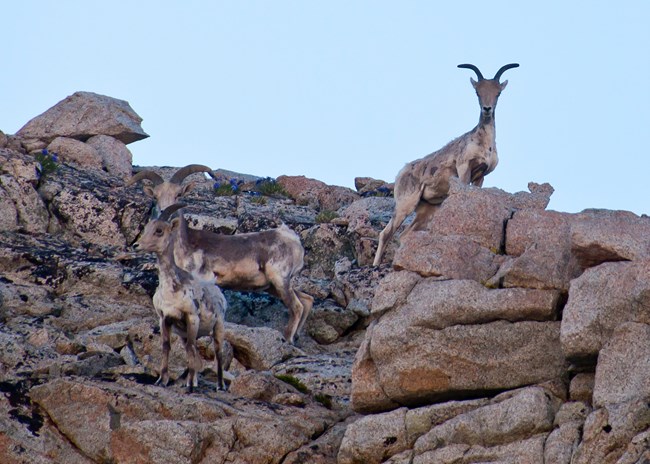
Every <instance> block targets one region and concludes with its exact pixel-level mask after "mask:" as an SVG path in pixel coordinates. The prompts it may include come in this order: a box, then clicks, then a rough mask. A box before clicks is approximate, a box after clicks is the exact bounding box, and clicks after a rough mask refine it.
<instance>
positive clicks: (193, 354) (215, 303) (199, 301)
mask: <svg viewBox="0 0 650 464" xmlns="http://www.w3.org/2000/svg"><path fill="white" fill-rule="evenodd" d="M183 206H184V205H181V204H175V205H172V206H170V207H169V208H167V209H165V210H164V211H163V212H162V213H161V215H160V217H159V218H158V219H152V220H151V221H149V223H148V224H147V225H146V226H145V228H144V231H143V233H142V235H141V236H140V238H139V239H138V241H137V242H136V243H135V244H134V248H135V249H136V250H142V251H149V252H153V253H155V254H156V257H157V258H158V281H159V282H158V288H157V289H156V293H155V294H154V296H153V306H154V308H155V310H156V314H157V315H158V318H159V320H160V333H161V338H162V362H161V366H160V376H159V377H158V380H157V381H156V384H162V385H164V386H166V385H167V383H168V382H169V372H168V367H169V351H170V348H171V344H170V329H172V328H173V330H174V332H176V333H177V334H178V335H179V336H180V337H181V338H182V339H183V343H184V344H185V351H186V353H187V367H188V374H187V380H186V386H187V389H188V391H189V392H192V390H193V388H195V387H197V386H198V370H199V369H200V367H201V364H200V363H201V360H200V358H199V353H198V351H197V348H196V340H197V338H198V337H203V336H205V335H212V337H213V340H214V351H215V353H216V358H217V387H218V388H219V390H223V389H224V384H223V354H222V351H223V340H224V332H225V329H224V317H225V313H226V299H225V297H224V296H223V293H221V290H219V287H217V286H216V285H214V283H213V282H211V281H203V280H201V279H198V278H197V277H195V276H193V275H192V274H190V273H189V272H187V271H184V270H183V269H181V268H180V267H178V266H177V265H176V262H175V261H174V251H173V249H174V230H175V229H177V228H178V227H179V223H180V220H179V219H178V218H174V219H173V220H172V221H171V223H170V222H168V219H169V218H170V216H171V215H172V214H173V213H174V212H175V211H176V210H178V209H179V208H182V207H183Z"/></svg>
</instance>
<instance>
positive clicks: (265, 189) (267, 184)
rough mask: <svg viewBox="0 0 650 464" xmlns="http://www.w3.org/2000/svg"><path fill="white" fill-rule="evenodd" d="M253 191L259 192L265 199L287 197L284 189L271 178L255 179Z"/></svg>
mask: <svg viewBox="0 0 650 464" xmlns="http://www.w3.org/2000/svg"><path fill="white" fill-rule="evenodd" d="M255 190H256V191H257V192H260V193H261V194H262V195H266V196H267V197H273V196H278V195H281V196H285V197H286V196H288V193H287V191H286V190H285V189H284V187H283V186H282V185H280V184H278V182H277V181H276V180H275V179H273V178H272V177H265V178H263V179H257V180H256V181H255Z"/></svg>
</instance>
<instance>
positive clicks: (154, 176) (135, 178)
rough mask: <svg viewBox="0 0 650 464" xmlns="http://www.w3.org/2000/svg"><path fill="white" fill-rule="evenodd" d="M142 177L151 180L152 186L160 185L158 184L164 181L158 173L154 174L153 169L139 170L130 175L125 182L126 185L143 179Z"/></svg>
mask: <svg viewBox="0 0 650 464" xmlns="http://www.w3.org/2000/svg"><path fill="white" fill-rule="evenodd" d="M144 179H147V180H150V181H151V182H153V185H154V187H155V186H157V185H160V184H162V183H163V182H164V180H163V178H162V177H160V176H159V175H158V174H156V173H155V172H153V171H140V172H139V173H137V174H136V175H135V176H133V177H131V178H130V179H129V181H128V182H127V183H126V186H127V187H128V186H130V185H133V184H135V183H136V182H138V181H141V180H144Z"/></svg>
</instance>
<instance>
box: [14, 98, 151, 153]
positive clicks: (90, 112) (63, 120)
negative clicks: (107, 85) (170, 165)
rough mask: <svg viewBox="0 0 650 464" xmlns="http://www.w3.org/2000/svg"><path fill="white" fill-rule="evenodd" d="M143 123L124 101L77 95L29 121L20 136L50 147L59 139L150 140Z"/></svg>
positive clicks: (30, 142)
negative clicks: (97, 137) (106, 138)
mask: <svg viewBox="0 0 650 464" xmlns="http://www.w3.org/2000/svg"><path fill="white" fill-rule="evenodd" d="M141 122H142V118H141V117H140V116H138V115H137V114H136V113H135V111H133V109H132V108H131V106H130V105H129V104H128V102H126V101H124V100H118V99H116V98H112V97H107V96H105V95H99V94H96V93H92V92H75V93H74V94H72V95H70V96H69V97H66V98H65V99H63V100H61V101H60V102H59V103H57V104H56V105H54V106H53V107H52V108H50V109H49V110H47V111H46V112H45V113H43V114H41V115H39V116H36V117H35V118H34V119H32V120H31V121H29V122H28V123H27V124H25V125H24V126H23V127H22V128H20V129H19V130H18V132H16V135H17V136H18V137H20V138H21V139H23V140H25V141H26V143H28V144H32V143H35V142H36V141H38V142H41V143H44V144H48V143H50V142H51V141H52V140H54V139H55V138H57V137H68V138H72V139H76V140H80V141H82V142H85V141H87V140H88V139H89V138H91V137H93V136H95V135H108V136H111V137H113V138H115V139H117V140H120V141H121V142H123V143H126V144H128V143H131V142H135V141H138V140H142V139H144V138H147V137H149V136H148V135H147V134H146V133H145V132H144V131H143V130H142V127H140V123H141ZM39 148H45V147H44V146H42V147H37V149H39Z"/></svg>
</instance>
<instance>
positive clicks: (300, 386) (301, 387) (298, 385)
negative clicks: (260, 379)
mask: <svg viewBox="0 0 650 464" xmlns="http://www.w3.org/2000/svg"><path fill="white" fill-rule="evenodd" d="M275 378H276V379H278V380H282V381H283V382H284V383H288V384H289V385H291V386H292V387H294V388H295V389H296V390H298V391H299V392H300V393H309V388H307V385H305V384H304V383H302V382H301V381H300V380H299V379H297V378H296V377H294V376H293V375H288V374H277V375H276V376H275Z"/></svg>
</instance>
